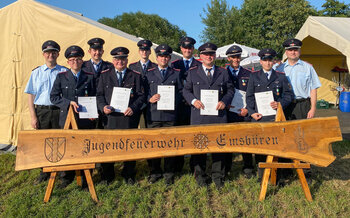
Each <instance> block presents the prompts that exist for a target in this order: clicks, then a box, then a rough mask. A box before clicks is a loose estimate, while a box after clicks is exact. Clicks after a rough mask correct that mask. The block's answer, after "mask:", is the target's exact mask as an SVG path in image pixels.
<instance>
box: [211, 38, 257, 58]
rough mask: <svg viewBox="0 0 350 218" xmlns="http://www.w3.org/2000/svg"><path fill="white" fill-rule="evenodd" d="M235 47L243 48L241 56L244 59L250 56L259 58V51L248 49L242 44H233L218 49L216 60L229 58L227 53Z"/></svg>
mask: <svg viewBox="0 0 350 218" xmlns="http://www.w3.org/2000/svg"><path fill="white" fill-rule="evenodd" d="M233 45H237V46H239V47H241V48H242V55H241V56H242V58H246V57H250V56H257V55H258V53H259V50H258V49H255V48H251V47H248V46H245V45H240V44H237V43H235V42H234V43H233V44H230V45H225V46H222V47H220V48H218V49H217V50H216V58H217V59H224V58H227V56H226V51H227V49H228V48H230V47H231V46H233Z"/></svg>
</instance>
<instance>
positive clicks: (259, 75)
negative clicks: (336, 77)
mask: <svg viewBox="0 0 350 218" xmlns="http://www.w3.org/2000/svg"><path fill="white" fill-rule="evenodd" d="M258 55H259V57H260V64H261V66H262V69H261V70H260V71H258V72H254V73H252V74H251V75H250V79H249V82H248V88H247V95H246V100H247V109H248V114H249V115H250V116H251V117H252V122H273V121H275V115H270V116H263V115H262V114H260V113H259V112H258V109H257V106H256V101H255V96H254V93H258V92H266V91H272V93H273V98H274V101H273V102H271V103H270V106H271V108H273V109H275V110H276V109H277V106H278V102H280V103H281V105H282V108H283V109H286V108H287V106H288V105H289V104H290V103H291V102H292V100H293V95H294V94H293V90H292V87H291V85H290V83H289V81H288V79H287V77H286V76H285V74H284V73H282V72H278V71H275V70H274V69H272V66H273V58H274V57H275V56H276V52H275V51H274V50H273V49H271V48H267V49H262V50H261V51H260V52H259V53H258ZM262 161H266V155H255V162H256V164H257V165H258V164H259V162H262ZM263 172H264V170H263V169H258V176H259V180H261V179H262V176H263Z"/></svg>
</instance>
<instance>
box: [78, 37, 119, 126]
mask: <svg viewBox="0 0 350 218" xmlns="http://www.w3.org/2000/svg"><path fill="white" fill-rule="evenodd" d="M87 43H88V44H89V46H90V48H89V50H88V52H89V54H90V56H91V59H90V60H88V61H84V63H83V66H82V70H83V71H85V72H90V73H93V74H94V77H95V81H96V87H97V84H98V79H99V78H100V74H101V72H105V71H107V70H109V69H111V68H113V64H112V63H110V62H108V61H104V60H102V55H103V54H104V50H103V45H104V44H105V41H104V40H103V39H101V38H92V39H90V40H89V41H88V42H87ZM98 115H99V118H98V119H97V120H96V127H97V129H103V126H104V124H106V122H107V118H106V116H104V114H103V113H102V111H100V110H98Z"/></svg>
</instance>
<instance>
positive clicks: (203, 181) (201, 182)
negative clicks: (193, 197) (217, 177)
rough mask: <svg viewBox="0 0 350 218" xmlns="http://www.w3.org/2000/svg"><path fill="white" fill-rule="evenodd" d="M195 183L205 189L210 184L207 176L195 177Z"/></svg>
mask: <svg viewBox="0 0 350 218" xmlns="http://www.w3.org/2000/svg"><path fill="white" fill-rule="evenodd" d="M196 182H197V184H198V185H199V186H200V187H207V186H208V184H209V183H210V181H209V179H208V178H207V176H197V177H196Z"/></svg>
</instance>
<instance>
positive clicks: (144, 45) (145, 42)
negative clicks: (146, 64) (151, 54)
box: [137, 39, 153, 51]
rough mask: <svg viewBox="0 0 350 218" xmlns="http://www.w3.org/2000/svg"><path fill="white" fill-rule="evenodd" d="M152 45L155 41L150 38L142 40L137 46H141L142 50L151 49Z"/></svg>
mask: <svg viewBox="0 0 350 218" xmlns="http://www.w3.org/2000/svg"><path fill="white" fill-rule="evenodd" d="M152 45H153V43H152V42H151V41H150V40H148V39H143V40H140V41H139V42H138V43H137V46H138V47H139V49H140V50H146V51H148V50H150V49H151V47H152Z"/></svg>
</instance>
